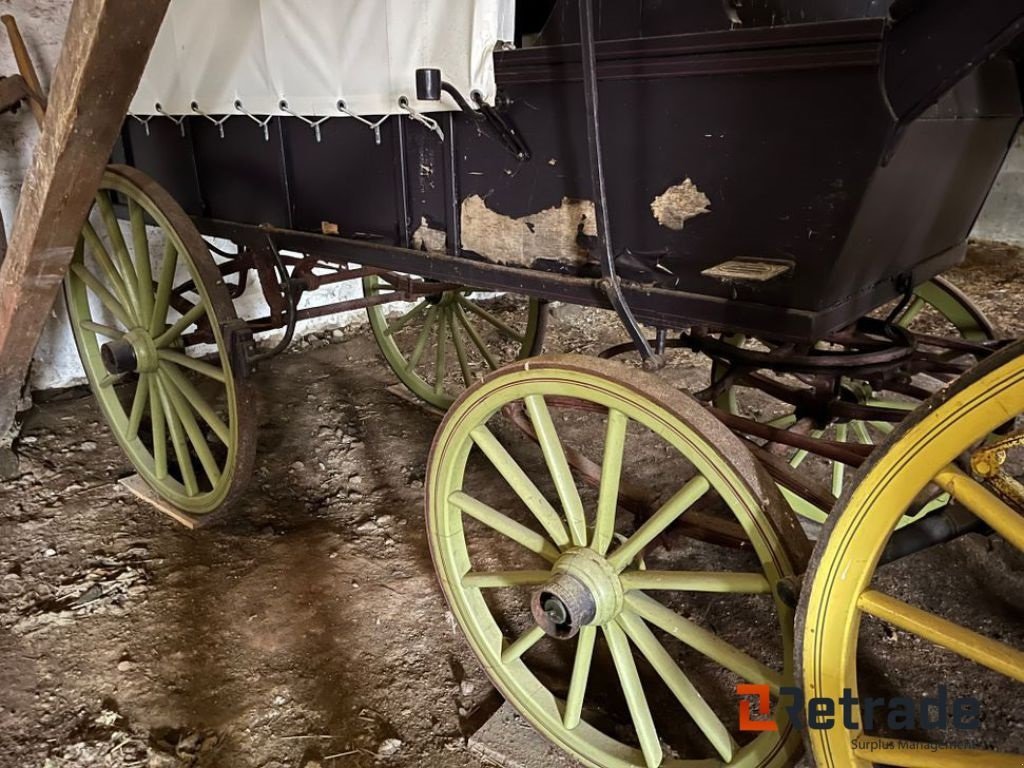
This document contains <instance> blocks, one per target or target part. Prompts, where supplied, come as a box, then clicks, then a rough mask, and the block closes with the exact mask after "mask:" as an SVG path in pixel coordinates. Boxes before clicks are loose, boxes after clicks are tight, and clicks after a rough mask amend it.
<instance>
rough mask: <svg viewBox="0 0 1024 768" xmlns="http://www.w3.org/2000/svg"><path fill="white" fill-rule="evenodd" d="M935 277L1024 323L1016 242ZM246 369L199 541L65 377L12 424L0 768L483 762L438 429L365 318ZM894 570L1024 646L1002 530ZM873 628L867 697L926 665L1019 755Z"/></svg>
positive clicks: (573, 334) (2, 494) (559, 323)
mask: <svg viewBox="0 0 1024 768" xmlns="http://www.w3.org/2000/svg"><path fill="white" fill-rule="evenodd" d="M950 277H951V278H952V279H953V280H954V281H955V282H956V283H957V284H958V285H959V286H960V287H961V288H963V289H964V290H965V291H966V292H967V293H968V294H969V295H970V296H971V297H972V298H973V299H975V300H976V301H977V302H978V304H979V305H980V306H981V307H982V308H983V309H984V310H985V311H986V313H988V314H989V316H990V317H991V318H992V319H993V321H994V322H995V324H996V326H997V328H998V330H999V333H1000V334H1001V335H1004V336H1010V335H1024V310H1022V303H1021V298H1020V292H1021V289H1022V287H1024V257H1022V255H1021V254H1020V253H1018V252H1016V251H1013V250H1012V249H1002V248H1000V247H995V246H991V247H985V248H976V249H975V252H974V254H973V255H972V259H971V260H970V262H969V264H968V265H967V266H966V267H963V268H961V269H959V270H957V271H955V272H954V273H953V274H951V275H950ZM620 339H621V333H620V331H619V330H618V329H617V328H616V326H615V324H614V323H613V322H612V321H611V320H610V318H609V316H608V315H606V314H602V313H598V312H594V311H585V310H580V309H578V308H574V307H556V308H555V309H554V311H553V319H552V322H551V327H550V331H549V335H548V342H547V345H546V350H547V351H562V352H579V353H585V354H594V353H595V352H597V351H599V350H601V349H603V348H605V347H607V346H608V345H610V344H611V343H615V342H617V341H619V340H620ZM708 373H709V372H708V367H707V365H706V363H704V362H703V361H701V360H699V359H697V358H696V357H695V356H693V355H690V354H678V355H674V356H673V357H672V362H671V366H670V368H669V370H668V371H667V372H666V373H665V376H666V378H668V379H669V380H670V381H671V382H673V383H674V384H678V385H681V386H685V387H689V388H693V389H700V388H702V387H704V386H706V385H707V380H708ZM258 381H259V390H260V393H261V403H260V407H259V412H258V416H256V418H258V419H259V421H260V429H259V441H260V447H259V458H258V463H257V470H256V473H255V477H254V479H253V484H252V488H251V491H250V492H249V493H248V495H247V496H246V497H245V499H244V501H243V502H242V503H241V504H240V505H239V506H238V507H237V508H236V509H234V510H233V511H232V513H231V515H230V516H229V517H227V519H225V520H223V521H222V522H220V523H218V524H217V525H215V526H214V527H212V528H209V529H205V530H200V531H194V532H193V531H187V530H184V529H183V528H181V527H180V526H178V525H177V524H175V523H173V522H172V521H171V520H169V519H168V518H166V517H164V516H163V515H161V514H159V513H157V512H155V511H154V510H153V509H151V508H149V507H147V506H145V505H143V504H141V503H139V502H138V501H137V500H136V499H135V498H134V497H133V496H131V495H130V494H129V493H128V492H127V491H126V490H124V489H123V488H122V487H121V486H120V485H118V484H117V482H116V481H117V480H118V479H119V478H122V477H124V476H126V475H128V474H130V469H129V466H128V464H127V462H126V460H125V459H124V458H123V456H122V455H121V454H120V452H119V450H118V449H117V447H116V445H115V444H114V441H113V440H112V438H111V437H110V435H109V433H108V431H107V429H106V428H105V426H104V424H103V423H102V421H101V418H100V415H99V413H98V411H97V410H96V408H95V407H94V405H93V403H92V401H91V400H90V398H88V397H85V396H83V393H82V392H81V391H74V392H67V393H63V394H62V395H60V396H58V397H54V398H50V399H49V400H48V401H47V402H44V403H42V404H38V405H37V406H36V407H35V408H34V409H33V410H32V411H31V412H30V413H29V414H28V415H27V418H26V420H25V425H24V429H23V432H22V436H21V438H20V440H19V441H18V442H17V443H16V448H17V450H18V453H19V454H20V456H21V469H20V472H21V474H20V476H19V477H17V478H16V479H15V480H12V481H9V482H7V483H5V484H2V485H0V692H2V695H3V698H2V700H0V707H2V714H0V766H2V767H3V768H7V767H8V766H10V768H34V767H36V766H39V767H40V768H42V767H44V766H45V768H62V767H63V766H119V767H121V768H127V767H128V766H149V767H150V768H171V767H172V766H190V767H192V768H213V767H217V768H234V767H236V766H237V767H239V768H242V767H248V766H252V767H258V768H321V767H322V768H340V767H341V766H346V767H354V768H361V767H364V766H371V765H378V764H379V765H387V766H395V767H396V768H418V767H422V768H428V767H429V768H433V767H434V766H446V767H448V766H450V767H451V768H461V767H462V766H475V765H480V764H481V761H480V759H479V758H478V757H476V756H475V755H474V754H472V753H471V752H470V751H469V749H468V747H467V739H468V737H469V736H471V735H472V734H473V733H474V732H475V731H476V730H477V729H478V728H479V727H480V726H481V725H482V723H483V722H485V721H486V719H487V718H488V717H489V716H490V715H491V714H492V713H494V712H495V710H496V709H497V708H498V707H499V706H500V704H501V698H500V696H499V695H498V694H497V692H496V691H495V690H494V688H493V687H492V686H491V684H490V683H489V682H488V680H487V678H486V676H485V675H484V673H483V672H482V670H481V667H480V665H479V663H478V662H477V660H476V658H475V656H474V655H473V654H472V653H471V651H470V650H469V648H468V646H467V644H466V643H465V642H464V640H463V638H462V637H461V635H460V633H459V632H458V631H457V629H456V626H455V622H454V618H453V616H452V613H451V612H450V611H449V610H448V607H447V605H446V602H445V600H444V598H443V596H442V594H441V592H440V589H439V587H438V586H437V582H436V579H435V575H434V569H433V565H432V563H431V558H430V554H429V551H428V546H427V542H426V536H425V533H424V525H423V517H422V516H423V498H422V496H423V481H424V475H425V461H426V457H427V452H428V449H429V446H430V440H431V436H432V434H433V433H434V431H435V429H436V428H437V426H438V423H439V419H438V417H437V416H436V415H434V414H432V413H431V412H430V411H429V410H427V409H425V408H423V407H420V406H419V405H417V404H415V403H413V402H411V401H409V400H406V399H402V398H400V397H398V396H396V395H395V394H394V393H393V392H391V391H388V389H387V388H386V387H387V386H388V385H390V384H393V383H394V381H395V379H394V376H393V375H392V373H391V371H390V370H389V369H388V368H387V367H386V366H385V365H384V363H383V362H382V361H381V360H380V357H379V355H378V352H377V349H376V347H375V344H374V341H373V339H372V337H371V336H370V335H369V333H368V332H366V330H365V328H362V329H349V330H346V331H345V332H344V333H341V332H335V333H334V334H330V333H328V334H325V335H323V336H321V337H315V338H307V339H305V340H303V342H302V344H300V346H299V348H297V349H295V350H294V351H293V352H291V353H289V354H287V355H284V356H282V357H279V358H277V359H276V360H274V361H273V362H271V363H270V364H267V365H265V366H263V367H262V369H261V370H260V372H259V373H258ZM663 481H664V478H661V479H659V478H658V477H645V478H644V482H649V483H650V484H651V486H652V487H653V486H656V485H657V484H658V483H659V482H663ZM686 553H687V555H688V556H691V557H698V558H700V557H703V556H701V555H699V554H694V553H693V552H691V551H689V550H686ZM893 578H895V579H897V580H898V582H899V584H900V585H901V586H899V587H898V588H894V589H898V591H899V592H900V594H901V595H904V596H905V595H909V594H914V595H917V598H918V599H920V600H922V601H924V602H926V603H927V602H928V601H931V602H932V603H936V604H938V605H939V607H940V608H941V612H943V613H946V614H949V615H951V616H953V617H956V616H965V617H969V618H970V619H971V620H972V621H971V623H972V624H974V625H975V626H980V627H982V628H983V630H984V631H985V632H986V633H987V634H991V635H993V636H997V637H1002V638H1003V639H1005V640H1007V641H1008V642H1011V643H1016V644H1017V645H1018V647H1020V645H1021V644H1022V642H1024V620H1022V616H1024V602H1022V599H1021V595H1022V594H1024V560H1022V558H1021V556H1020V553H1018V552H1013V551H1010V548H1008V547H1006V546H1005V545H1004V544H1003V543H1002V542H1001V541H992V540H989V539H984V538H981V537H977V536H971V537H967V538H965V539H963V540H960V541H957V542H954V543H953V544H950V545H946V546H944V547H942V548H941V550H939V551H932V552H928V553H925V554H924V555H919V556H915V557H913V558H910V559H908V560H907V561H905V562H903V563H900V564H899V570H898V571H894V576H893ZM714 610H715V609H714V605H712V604H711V603H708V604H707V605H706V606H704V607H701V608H700V611H702V613H699V614H695V615H697V616H703V618H704V619H705V620H707V621H714V622H715V623H716V628H717V629H719V630H721V631H722V632H723V633H727V632H729V631H731V632H733V633H734V634H743V633H747V634H749V626H750V624H749V622H751V621H753V622H755V623H758V624H760V623H761V622H762V621H763V620H764V617H763V615H762V614H761V613H759V611H761V609H760V608H751V610H750V613H749V615H747V614H745V613H744V611H742V610H740V611H736V610H731V611H725V612H724V613H722V614H721V615H720V616H718V617H717V618H716V614H715V613H714ZM964 620H965V621H966V620H967V619H966V618H965V619H964ZM769 626H770V625H769ZM730 628H731V629H730ZM871 631H872V632H873V633H874V634H875V635H877V638H876V641H877V643H878V644H879V646H880V650H878V654H877V655H876V657H875V658H876V660H877V666H878V669H877V670H875V673H874V674H875V675H876V677H878V678H879V679H881V680H883V681H884V682H883V683H882V684H880V686H881V687H889V686H897V684H900V685H903V686H905V688H904V689H907V688H911V689H920V691H922V692H928V691H932V690H934V686H935V684H936V682H935V681H936V680H937V678H936V675H935V674H934V669H935V665H938V666H939V667H940V668H941V669H942V674H941V676H940V677H941V680H943V681H945V682H946V684H948V685H949V687H950V690H951V691H953V692H961V693H962V695H977V696H978V697H979V698H981V699H982V701H983V702H984V705H985V707H986V709H985V721H986V722H985V728H984V729H983V731H982V732H981V733H980V735H979V736H978V737H977V740H976V743H977V744H978V745H979V746H989V747H997V748H1002V749H1007V750H1018V751H1024V705H1022V704H1021V701H1020V696H1019V693H1020V692H1019V689H1017V688H1013V687H1011V686H1010V685H1009V684H1007V683H1006V682H1005V681H1003V680H1001V679H998V678H997V677H995V676H989V675H987V674H977V673H976V671H972V668H970V667H967V668H966V669H965V668H962V667H961V668H956V667H955V666H954V665H953V664H952V662H950V661H949V659H947V658H946V657H945V656H944V655H942V654H939V653H937V652H935V651H933V650H929V649H927V648H922V644H921V642H920V641H916V640H914V639H913V638H910V637H909V636H907V635H905V634H904V633H893V632H892V631H891V630H888V629H887V628H882V627H878V628H871ZM552 642H553V641H552ZM766 653H767V654H768V655H769V656H771V655H772V653H774V651H771V650H769V651H766ZM717 690H719V691H720V693H719V694H718V695H719V696H720V698H719V699H718V700H716V701H713V704H714V705H715V706H716V707H717V708H719V709H720V710H721V711H722V712H723V713H725V714H728V713H731V717H735V712H734V710H735V698H734V697H731V696H729V695H728V691H727V690H726V687H720V688H719V689H717ZM609 708H610V709H615V706H614V705H609ZM725 714H723V717H724V716H725ZM684 735H685V734H684Z"/></svg>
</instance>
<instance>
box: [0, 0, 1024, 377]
mask: <svg viewBox="0 0 1024 768" xmlns="http://www.w3.org/2000/svg"><path fill="white" fill-rule="evenodd" d="M70 7H71V2H70V0H6V1H5V2H4V3H3V4H2V5H0V11H2V12H4V13H12V14H14V16H15V17H16V18H17V19H18V22H19V24H20V26H21V29H22V33H23V34H24V36H25V39H26V42H27V44H28V47H29V50H30V52H31V53H32V55H33V57H34V59H35V61H36V66H37V68H38V69H39V72H40V77H41V78H42V80H43V82H44V85H46V84H48V83H49V80H50V76H51V75H52V73H53V69H54V66H55V65H56V62H57V58H58V56H59V54H60V47H61V42H62V39H63V35H64V28H65V26H66V24H67V16H68V11H69V10H70ZM15 72H17V67H16V66H15V63H14V58H13V56H12V55H11V53H10V48H9V46H8V45H7V41H6V38H5V36H3V35H0V74H8V73H10V74H13V73H15ZM37 135H38V133H37V130H36V127H35V124H34V122H33V120H32V117H31V115H30V114H29V112H28V110H23V111H22V112H21V113H20V114H18V115H2V116H0V142H2V143H0V210H2V212H3V216H4V221H5V222H6V223H7V226H8V228H9V227H10V224H11V222H12V221H13V220H14V209H15V206H16V205H17V201H18V196H19V192H20V188H21V183H22V179H23V178H24V175H25V172H26V169H27V168H28V165H29V163H30V162H31V153H32V148H33V147H34V146H35V142H36V138H37ZM1022 211H1024V141H1022V140H1021V139H1018V142H1017V144H1016V146H1015V148H1014V151H1013V153H1012V154H1011V156H1010V158H1009V160H1008V162H1007V165H1006V168H1005V169H1004V171H1003V174H1002V176H1001V177H1000V179H999V182H998V183H997V185H996V188H995V190H994V191H993V193H992V197H991V198H990V200H989V203H988V205H987V207H986V209H985V211H984V213H983V214H982V217H981V219H980V221H979V224H978V230H977V232H976V236H978V237H982V238H988V239H995V240H1001V241H1006V242H1013V243H1021V244H1024V217H1022V216H1021V212H1022ZM358 290H359V289H358V286H357V285H354V284H349V285H344V284H343V285H340V286H335V287H333V288H332V289H324V290H323V291H320V292H318V293H317V294H315V296H314V297H313V299H312V301H313V302H314V303H316V304H325V303H330V302H334V301H341V300H343V299H346V298H351V297H352V296H353V295H355V294H356V293H357V292H358ZM309 301H310V297H306V298H305V299H304V305H305V302H309ZM237 307H238V309H239V313H240V314H242V315H243V316H245V317H255V316H257V315H259V314H260V313H262V312H264V311H265V305H264V304H263V301H262V298H261V297H260V296H259V292H258V289H257V287H256V286H255V285H251V286H250V290H249V291H247V293H246V294H245V295H244V296H243V297H242V298H241V299H240V300H239V301H238V302H237ZM50 315H51V316H50V320H49V322H48V323H47V326H46V330H45V332H44V333H43V337H42V339H41V341H40V343H39V348H38V349H37V351H36V360H35V363H34V365H33V368H32V374H31V384H32V386H33V388H34V389H51V388H58V387H67V386H71V385H74V384H79V383H82V382H83V381H84V379H83V377H82V371H81V368H80V366H79V363H78V356H77V352H76V351H75V348H74V343H73V341H72V338H71V333H70V331H69V329H68V326H67V320H66V318H65V316H64V306H63V301H58V302H57V305H56V306H55V307H54V308H53V310H52V311H51V313H50ZM364 317H365V315H364V313H363V312H362V311H359V312H350V313H347V314H345V315H335V316H333V317H327V318H319V319H317V320H313V321H310V322H309V323H305V324H302V325H301V326H300V329H299V333H308V332H310V331H313V330H318V329H322V328H329V327H338V326H341V325H346V324H348V323H352V322H361V321H362V320H363V319H364Z"/></svg>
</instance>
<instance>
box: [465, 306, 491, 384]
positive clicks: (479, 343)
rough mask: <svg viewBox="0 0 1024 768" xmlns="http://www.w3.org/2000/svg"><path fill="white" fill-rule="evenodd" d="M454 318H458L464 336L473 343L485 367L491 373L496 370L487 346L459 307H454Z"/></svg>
mask: <svg viewBox="0 0 1024 768" xmlns="http://www.w3.org/2000/svg"><path fill="white" fill-rule="evenodd" d="M455 317H456V318H458V320H459V322H460V323H461V324H462V327H463V328H465V329H466V335H467V336H469V340H470V341H472V342H473V346H474V347H476V348H477V349H478V350H479V351H480V355H481V356H482V357H483V359H484V362H486V363H487V367H488V368H490V369H491V370H492V371H494V370H497V368H498V361H497V360H495V359H494V355H492V354H491V351H490V350H489V349H487V345H486V344H484V341H483V339H481V338H480V334H479V333H477V331H476V328H474V327H473V324H472V323H471V322H469V318H468V317H466V313H465V312H464V311H463V310H462V307H461V306H459V305H456V306H455Z"/></svg>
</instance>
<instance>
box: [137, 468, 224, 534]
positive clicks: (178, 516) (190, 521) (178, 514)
mask: <svg viewBox="0 0 1024 768" xmlns="http://www.w3.org/2000/svg"><path fill="white" fill-rule="evenodd" d="M118 483H119V484H120V485H122V486H124V487H125V488H127V489H128V490H129V491H131V493H132V495H133V496H135V497H136V498H137V499H139V501H142V502H145V503H146V504H148V505H149V506H151V507H153V509H156V510H158V511H160V512H163V513H164V514H165V515H167V516H168V517H170V518H171V519H173V520H174V521H175V522H178V523H181V524H182V525H183V526H185V527H186V528H188V529H189V530H190V531H194V530H195V529H196V528H202V527H203V526H204V525H206V523H205V522H204V521H203V519H202V518H199V517H193V516H192V515H190V514H189V513H188V512H183V511H182V510H180V509H178V508H177V507H176V506H174V505H173V504H169V503H168V502H166V501H165V500H164V499H161V498H160V497H159V496H157V495H156V493H154V492H153V489H152V488H150V487H149V484H148V483H146V481H145V480H143V479H142V478H141V477H139V476H138V475H132V476H131V477H126V478H123V479H121V480H118Z"/></svg>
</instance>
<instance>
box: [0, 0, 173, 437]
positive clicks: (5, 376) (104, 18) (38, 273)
mask: <svg viewBox="0 0 1024 768" xmlns="http://www.w3.org/2000/svg"><path fill="white" fill-rule="evenodd" d="M169 2H170V0H75V3H74V5H73V6H72V9H71V16H70V18H69V20H68V30H67V33H66V34H65V36H64V47H63V49H62V50H61V55H60V61H59V62H58V64H57V70H56V73H55V76H54V80H53V87H52V88H51V91H50V97H49V105H48V109H47V111H46V120H45V123H44V125H43V131H42V134H41V136H40V139H39V145H38V146H37V147H36V151H35V156H34V158H33V161H32V168H31V170H30V171H29V174H28V177H27V178H26V180H25V184H24V186H23V187H22V191H21V200H20V201H19V203H18V211H17V214H16V215H15V220H14V227H13V230H12V233H11V238H10V247H9V248H8V251H7V258H6V259H5V260H4V262H3V265H0V437H2V436H3V435H5V434H6V433H7V432H8V430H9V429H10V427H11V426H12V425H13V423H14V417H15V411H16V409H17V404H18V399H19V397H20V395H21V388H22V386H23V384H24V381H25V375H26V372H27V371H28V367H29V364H30V363H31V361H32V354H33V352H34V351H35V347H36V343H37V342H38V340H39V334H40V333H41V332H42V329H43V325H44V323H45V322H46V318H47V317H49V315H50V308H51V307H52V306H53V302H54V299H55V298H56V296H57V292H58V290H59V289H60V283H61V280H63V278H64V273H65V272H66V271H67V268H68V265H69V264H70V262H71V257H72V254H73V253H74V246H75V243H76V242H77V240H78V236H79V232H80V231H81V229H82V225H83V224H84V222H85V217H86V215H87V214H88V212H89V208H90V206H91V204H92V200H93V197H94V196H95V194H96V190H97V189H98V188H99V183H100V179H101V178H102V175H103V169H104V168H105V167H106V164H107V162H108V160H109V157H110V152H111V150H112V149H113V146H114V142H115V140H116V139H117V135H118V131H119V130H120V128H121V124H122V122H123V121H124V117H125V113H126V112H127V111H128V106H129V105H130V104H131V100H132V97H133V96H134V94H135V89H136V88H138V85H139V79H140V78H141V77H142V71H143V69H144V68H145V66H146V62H147V61H148V60H149V53H150V51H151V50H152V47H153V43H154V41H155V40H156V35H157V32H158V31H159V30H160V24H161V23H162V22H163V18H164V15H165V13H166V12H167V6H168V3H169Z"/></svg>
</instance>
